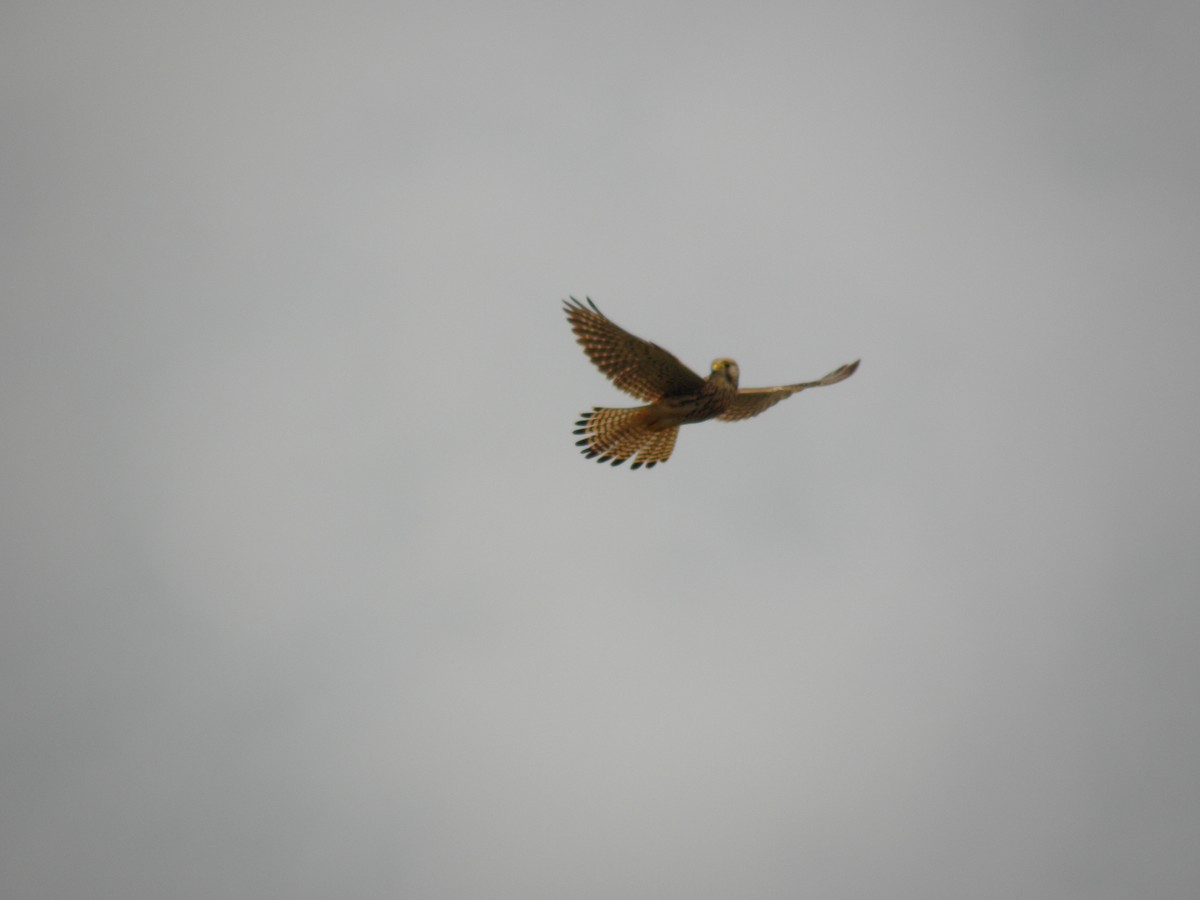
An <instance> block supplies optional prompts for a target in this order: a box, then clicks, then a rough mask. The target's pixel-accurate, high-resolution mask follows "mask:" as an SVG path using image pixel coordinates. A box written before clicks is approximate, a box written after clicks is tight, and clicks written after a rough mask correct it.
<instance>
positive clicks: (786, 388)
mask: <svg viewBox="0 0 1200 900" xmlns="http://www.w3.org/2000/svg"><path fill="white" fill-rule="evenodd" d="M859 362H861V360H857V359H856V360H855V361H854V362H852V363H849V364H848V365H845V366H842V367H841V368H840V369H835V370H834V371H832V372H830V373H829V374H828V375H826V376H825V377H824V378H822V379H821V380H820V381H806V382H805V383H804V384H785V385H783V386H781V387H769V388H743V389H742V390H740V391H738V392H737V396H736V397H734V398H733V404H732V405H731V406H730V407H729V408H728V409H727V410H725V412H723V413H721V415H720V416H718V418H720V419H724V420H725V421H726V422H736V421H737V420H738V419H749V418H750V417H751V416H757V415H758V414H759V413H760V412H762V411H763V410H766V409H770V408H771V407H772V406H774V405H775V404H776V403H778V402H779V401H780V400H785V399H787V398H788V397H790V396H792V394H798V393H799V392H800V391H802V390H804V389H805V388H811V387H824V386H825V385H827V384H837V383H838V382H839V381H845V380H846V379H847V378H849V377H850V376H851V375H853V374H854V371H855V370H856V369H857V368H858V364H859Z"/></svg>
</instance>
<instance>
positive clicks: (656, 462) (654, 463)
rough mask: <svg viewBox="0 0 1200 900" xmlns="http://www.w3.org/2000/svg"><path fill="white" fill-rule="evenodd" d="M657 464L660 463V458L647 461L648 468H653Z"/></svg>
mask: <svg viewBox="0 0 1200 900" xmlns="http://www.w3.org/2000/svg"><path fill="white" fill-rule="evenodd" d="M657 465H658V460H657V459H656V460H655V461H654V462H648V463H646V468H647V469H653V468H654V467H655V466H657Z"/></svg>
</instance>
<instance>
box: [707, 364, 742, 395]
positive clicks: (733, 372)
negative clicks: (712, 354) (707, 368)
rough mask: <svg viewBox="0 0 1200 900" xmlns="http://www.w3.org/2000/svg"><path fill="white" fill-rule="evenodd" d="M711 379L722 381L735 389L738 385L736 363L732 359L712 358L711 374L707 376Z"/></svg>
mask: <svg viewBox="0 0 1200 900" xmlns="http://www.w3.org/2000/svg"><path fill="white" fill-rule="evenodd" d="M708 377H709V380H711V381H717V380H720V381H724V382H727V383H728V384H729V385H730V387H732V388H733V389H734V390H737V386H738V364H737V363H735V362H734V361H733V360H732V359H714V360H713V364H712V374H711V375H709V376H708Z"/></svg>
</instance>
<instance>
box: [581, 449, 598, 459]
mask: <svg viewBox="0 0 1200 900" xmlns="http://www.w3.org/2000/svg"><path fill="white" fill-rule="evenodd" d="M579 452H580V453H582V454H583V455H584V456H586V457H587V458H588V459H592V458H593V457H596V456H599V455H600V453H599V451H596V450H580V451H579Z"/></svg>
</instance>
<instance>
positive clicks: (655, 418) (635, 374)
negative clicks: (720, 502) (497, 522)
mask: <svg viewBox="0 0 1200 900" xmlns="http://www.w3.org/2000/svg"><path fill="white" fill-rule="evenodd" d="M587 302H588V305H587V306H584V305H583V304H582V303H580V302H579V301H578V300H576V299H575V298H574V297H572V298H571V300H570V302H569V303H568V302H566V301H563V307H564V309H565V310H566V313H567V319H568V320H569V321H570V323H571V330H572V331H574V332H575V337H576V339H577V340H578V342H579V343H580V344H582V345H583V350H584V352H585V353H587V355H588V357H589V358H590V359H591V361H592V362H594V363H595V364H596V367H597V368H598V369H599V370H600V371H601V372H603V373H604V374H605V375H606V376H608V377H609V378H611V379H612V382H613V384H615V385H616V386H617V387H619V388H620V389H621V390H623V391H625V392H627V393H629V394H632V395H633V396H635V397H637V398H638V399H639V400H647V401H649V403H648V405H646V406H635V407H632V408H626V409H608V408H605V407H600V406H596V407H593V408H592V411H591V412H585V413H583V418H581V419H580V420H579V421H578V422H576V423H575V424H576V425H579V426H580V428H579V430H578V431H576V432H575V433H576V434H582V435H584V438H583V440H581V441H576V446H578V447H582V448H583V451H582V452H583V454H584V455H585V456H586V457H587V458H588V459H592V458H594V457H598V458H597V459H596V462H608V461H609V460H612V464H613V465H614V466H619V465H620V464H621V463H623V462H625V461H626V460H629V459H632V460H633V464H632V465H631V466H630V468H631V469H638V468H641V467H642V466H643V465H644V466H645V467H646V468H647V469H649V468H652V467H653V466H654V465H655V464H657V463H660V462H666V461H667V460H668V459H669V458H670V456H671V451H672V450H674V449H675V436H676V435H677V434H679V426H680V425H688V424H690V423H692V422H704V421H707V420H708V419H724V420H725V421H727V422H734V421H737V420H738V419H748V418H750V417H751V416H757V415H758V414H759V413H760V412H762V411H763V410H764V409H768V408H770V407H772V406H774V405H775V404H776V403H778V402H779V401H780V400H783V399H784V398H786V397H790V396H792V394H796V393H799V392H800V391H802V390H804V389H805V388H810V387H822V386H824V385H827V384H837V383H838V382H839V381H843V380H844V379H846V378H849V377H850V376H851V375H853V374H854V370H855V369H857V368H858V364H859V362H860V360H855V361H854V362H852V363H850V364H848V365H845V366H842V367H841V368H840V369H836V370H834V371H832V372H830V373H829V374H828V375H826V376H825V377H824V378H822V379H821V380H820V381H806V382H805V383H804V384H786V385H782V386H780V387H770V388H742V389H741V390H738V365H737V363H735V362H734V361H733V360H732V359H715V360H713V364H712V372H711V373H710V374H709V376H708V377H707V378H701V377H700V376H699V375H697V374H696V373H695V372H693V371H692V370H691V369H689V368H688V367H687V366H685V365H684V364H683V363H681V362H680V361H679V360H678V359H676V358H675V357H674V356H672V355H671V354H670V353H668V352H667V351H666V350H664V349H663V348H662V347H660V346H658V344H652V343H650V342H649V341H643V340H642V339H641V338H639V337H635V336H634V335H632V334H630V333H629V332H628V331H626V330H625V329H624V328H621V327H619V326H618V325H616V324H615V323H613V322H612V321H610V320H609V319H608V318H607V317H606V316H605V315H604V313H602V312H600V310H599V309H597V308H596V304H595V303H593V302H592V301H591V299H590V298H588V301H587ZM588 307H591V308H590V309H589V308H588Z"/></svg>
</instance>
